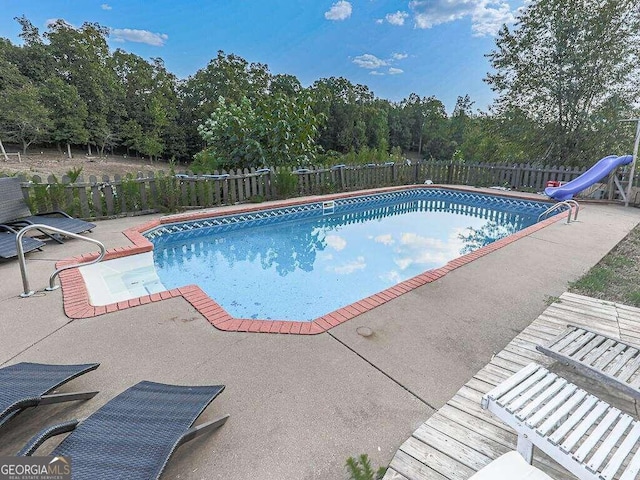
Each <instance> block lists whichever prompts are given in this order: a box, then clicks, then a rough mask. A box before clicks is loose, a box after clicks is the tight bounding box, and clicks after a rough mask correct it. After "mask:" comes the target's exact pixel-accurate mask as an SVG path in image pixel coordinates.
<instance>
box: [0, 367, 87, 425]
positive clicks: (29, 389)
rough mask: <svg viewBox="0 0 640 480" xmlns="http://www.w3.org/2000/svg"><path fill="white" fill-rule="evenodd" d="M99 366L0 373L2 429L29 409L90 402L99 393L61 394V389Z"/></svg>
mask: <svg viewBox="0 0 640 480" xmlns="http://www.w3.org/2000/svg"><path fill="white" fill-rule="evenodd" d="M99 365H100V364H99V363H88V364H84V365H47V364H42V363H26V362H23V363H16V364H15V365H10V366H8V367H4V368H1V369H0V426H2V425H3V424H4V423H6V422H7V421H8V420H9V419H11V418H13V417H14V416H15V415H16V414H18V413H20V412H21V411H22V410H24V409H25V408H29V407H37V406H38V405H49V404H52V403H60V402H70V401H74V400H88V399H90V398H93V397H94V396H95V395H96V394H97V393H98V392H82V393H58V394H52V395H49V392H52V391H53V390H55V389H56V388H58V387H59V386H60V385H63V384H65V383H67V382H68V381H70V380H73V379H74V378H76V377H79V376H80V375H82V374H85V373H87V372H90V371H91V370H95V369H96V368H98V366H99Z"/></svg>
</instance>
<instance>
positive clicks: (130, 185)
mask: <svg viewBox="0 0 640 480" xmlns="http://www.w3.org/2000/svg"><path fill="white" fill-rule="evenodd" d="M118 197H121V200H120V201H121V202H122V198H123V199H124V205H123V204H122V203H121V205H122V207H123V211H126V212H135V211H136V210H139V209H140V202H141V198H140V184H139V183H138V182H137V181H136V179H135V177H134V176H133V175H132V174H131V173H128V174H127V176H126V177H125V178H123V179H122V181H121V182H120V188H119V191H118Z"/></svg>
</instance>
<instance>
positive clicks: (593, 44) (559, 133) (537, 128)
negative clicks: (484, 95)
mask: <svg viewBox="0 0 640 480" xmlns="http://www.w3.org/2000/svg"><path fill="white" fill-rule="evenodd" d="M639 32H640V9H638V3H637V1H636V0H604V1H602V0H584V1H583V0H580V1H576V0H570V1H567V0H538V1H535V2H530V3H528V4H527V5H526V7H525V8H524V9H523V10H522V11H521V14H520V16H519V18H518V21H517V23H516V24H515V26H514V27H511V28H509V27H507V26H504V27H503V28H502V30H501V31H500V33H499V35H498V37H497V39H496V49H495V50H494V51H493V52H491V54H489V55H488V57H489V59H490V61H491V65H492V67H493V69H494V72H495V73H491V74H489V75H488V76H487V79H486V81H487V82H488V83H489V84H490V85H491V87H492V89H493V90H494V91H496V92H498V94H499V97H498V99H497V100H496V102H495V105H494V111H495V112H497V114H498V115H499V117H505V118H508V117H511V120H510V121H508V122H505V124H504V125H503V127H504V129H501V130H502V131H503V132H504V133H506V136H507V137H511V138H518V141H517V143H518V144H519V145H520V146H521V148H522V149H523V150H524V151H525V152H527V155H529V156H531V155H533V156H534V157H536V158H538V159H540V160H541V161H544V162H546V163H558V164H565V165H566V164H569V165H571V164H573V165H580V164H583V165H590V164H592V163H593V161H594V159H597V158H600V157H601V156H603V155H605V154H608V153H613V152H619V151H622V150H623V149H624V147H625V146H626V147H627V148H629V146H630V145H629V142H626V145H625V143H624V139H625V135H623V134H622V133H623V132H624V130H623V128H621V126H620V124H619V123H618V121H619V119H620V118H623V117H624V116H625V115H627V114H630V113H631V111H632V108H633V104H634V102H635V101H636V100H637V98H638V95H639V94H640V87H639V84H638V82H637V81H636V80H635V79H637V77H638V75H639V74H640V51H639V50H638V48H637V45H638V40H639ZM513 117H515V118H516V120H517V121H515V122H514V121H513ZM521 127H525V128H524V129H521ZM517 130H520V131H519V132H518V131H517ZM626 133H627V135H628V133H630V132H626ZM627 138H629V137H627ZM631 138H632V137H631Z"/></svg>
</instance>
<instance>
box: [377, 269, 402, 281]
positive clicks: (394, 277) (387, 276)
mask: <svg viewBox="0 0 640 480" xmlns="http://www.w3.org/2000/svg"><path fill="white" fill-rule="evenodd" d="M378 278H379V279H381V280H385V281H387V282H389V283H393V284H397V283H400V282H401V281H402V277H401V276H400V274H399V273H398V272H397V271H396V270H391V271H390V272H388V273H383V274H382V275H380V276H379V277H378Z"/></svg>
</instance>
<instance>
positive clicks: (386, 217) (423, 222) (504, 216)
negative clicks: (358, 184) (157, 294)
mask: <svg viewBox="0 0 640 480" xmlns="http://www.w3.org/2000/svg"><path fill="white" fill-rule="evenodd" d="M547 207H548V203H544V202H535V201H529V200H522V199H517V198H507V197H502V196H493V195H485V194H479V193H470V192H464V191H458V190H445V189H436V188H411V189H406V190H400V191H393V192H386V193H377V194H373V195H362V196H356V197H349V198H339V199H336V200H335V201H333V202H315V203H308V204H302V205H292V206H287V207H282V208H275V209H269V210H257V211H253V212H244V213H241V214H237V215H225V216H217V217H211V218H205V219H199V220H194V221H187V222H179V223H173V224H164V225H161V226H158V227H156V228H153V229H150V230H148V231H146V232H144V236H145V237H146V238H147V239H148V240H149V241H151V242H152V244H153V260H154V264H155V270H156V272H157V275H158V278H159V280H160V282H161V284H162V285H163V286H164V287H165V288H166V289H173V288H178V287H181V286H184V285H188V284H196V285H198V286H199V287H200V288H201V289H202V290H203V291H204V292H205V293H206V294H207V295H208V296H209V297H211V298H212V299H214V300H215V302H217V303H218V304H219V305H220V306H221V307H222V308H223V309H224V310H226V312H228V314H229V315H230V316H232V317H235V318H244V319H254V320H258V319H259V320H284V321H297V322H300V321H302V322H309V321H313V320H314V319H316V318H318V317H321V316H323V315H325V314H328V313H329V312H333V311H336V310H338V309H340V308H343V307H345V306H347V305H350V304H353V303H354V302H357V301H358V300H361V299H363V298H366V297H369V296H371V295H374V294H376V293H377V292H381V291H384V290H386V289H389V288H392V287H394V286H395V285H398V284H400V283H401V282H405V281H407V280H408V279H411V278H413V277H416V276H417V275H420V274H422V273H423V272H425V271H430V270H433V269H437V268H439V267H442V266H444V265H446V264H447V263H448V262H451V261H452V260H453V259H455V258H458V257H460V256H461V255H465V254H469V253H470V252H473V251H475V250H477V249H479V248H482V247H485V246H486V245H489V244H490V243H492V242H494V241H496V240H499V239H502V238H505V237H507V236H509V235H512V234H513V233H515V232H518V231H520V230H522V229H524V228H526V227H528V226H530V225H533V224H534V223H535V222H536V220H537V218H538V215H539V214H540V213H542V212H543V211H544V210H546V208H547Z"/></svg>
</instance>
